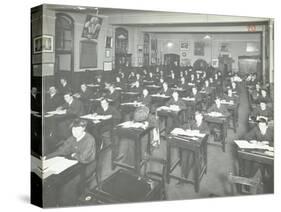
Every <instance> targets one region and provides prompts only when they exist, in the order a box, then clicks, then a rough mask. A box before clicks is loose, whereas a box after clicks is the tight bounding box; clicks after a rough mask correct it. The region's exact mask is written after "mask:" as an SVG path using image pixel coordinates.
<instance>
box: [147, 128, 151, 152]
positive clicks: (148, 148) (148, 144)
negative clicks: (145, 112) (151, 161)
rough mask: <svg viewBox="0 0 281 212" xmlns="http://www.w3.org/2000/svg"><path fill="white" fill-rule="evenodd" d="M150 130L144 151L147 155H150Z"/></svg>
mask: <svg viewBox="0 0 281 212" xmlns="http://www.w3.org/2000/svg"><path fill="white" fill-rule="evenodd" d="M151 132H152V130H150V131H149V133H148V139H147V140H148V141H147V146H146V151H147V153H148V154H149V155H151V137H152V134H151Z"/></svg>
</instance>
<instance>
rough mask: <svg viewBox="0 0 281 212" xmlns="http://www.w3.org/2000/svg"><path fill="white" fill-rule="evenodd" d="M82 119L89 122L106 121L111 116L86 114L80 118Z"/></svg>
mask: <svg viewBox="0 0 281 212" xmlns="http://www.w3.org/2000/svg"><path fill="white" fill-rule="evenodd" d="M80 118H83V119H90V120H106V119H110V118H111V115H94V114H87V115H84V116H80Z"/></svg>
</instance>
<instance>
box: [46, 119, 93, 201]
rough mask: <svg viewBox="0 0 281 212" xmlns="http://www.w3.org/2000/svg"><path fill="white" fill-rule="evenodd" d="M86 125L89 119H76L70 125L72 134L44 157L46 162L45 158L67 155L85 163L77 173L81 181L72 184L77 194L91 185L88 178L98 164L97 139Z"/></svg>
mask: <svg viewBox="0 0 281 212" xmlns="http://www.w3.org/2000/svg"><path fill="white" fill-rule="evenodd" d="M86 126H87V121H85V120H82V119H75V120H74V121H73V122H72V123H71V126H70V127H71V135H70V136H69V137H68V138H67V139H66V140H64V141H63V143H62V145H61V146H60V147H59V148H58V149H57V150H55V151H54V152H52V153H51V154H49V155H46V156H45V157H43V158H42V159H43V163H44V160H45V159H48V158H53V157H56V156H67V157H69V158H70V159H72V160H77V161H78V162H79V163H82V164H84V166H83V169H82V170H79V173H78V172H77V173H76V174H75V175H76V176H79V178H80V180H79V182H77V184H75V183H73V184H71V186H76V189H75V192H76V195H77V196H80V195H81V194H82V192H83V191H84V189H85V187H87V186H89V185H87V182H88V179H89V178H91V177H92V173H93V171H95V169H96V166H97V164H96V163H95V159H96V149H97V146H96V141H95V139H94V137H93V136H92V135H91V134H89V133H88V132H86V131H85V130H86ZM70 169H71V168H70ZM71 182H72V181H71ZM74 182H75V181H74Z"/></svg>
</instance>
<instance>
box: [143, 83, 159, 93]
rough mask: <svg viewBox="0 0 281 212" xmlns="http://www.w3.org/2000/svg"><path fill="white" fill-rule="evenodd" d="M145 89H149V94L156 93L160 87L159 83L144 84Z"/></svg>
mask: <svg viewBox="0 0 281 212" xmlns="http://www.w3.org/2000/svg"><path fill="white" fill-rule="evenodd" d="M145 87H146V89H147V90H148V91H149V94H150V95H151V94H156V93H157V92H158V91H159V90H160V89H161V86H160V85H146V86H145Z"/></svg>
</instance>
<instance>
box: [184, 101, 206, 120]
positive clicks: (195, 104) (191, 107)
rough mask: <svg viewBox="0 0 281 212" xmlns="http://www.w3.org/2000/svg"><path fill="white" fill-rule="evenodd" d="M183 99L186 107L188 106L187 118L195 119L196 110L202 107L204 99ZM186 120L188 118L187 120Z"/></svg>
mask: <svg viewBox="0 0 281 212" xmlns="http://www.w3.org/2000/svg"><path fill="white" fill-rule="evenodd" d="M182 100H183V101H184V102H185V105H186V108H187V114H186V116H187V119H194V115H195V111H196V109H197V108H199V107H200V108H201V107H202V106H201V103H202V100H199V101H198V100H195V99H194V100H192V99H187V98H182ZM185 121H186V120H185Z"/></svg>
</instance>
